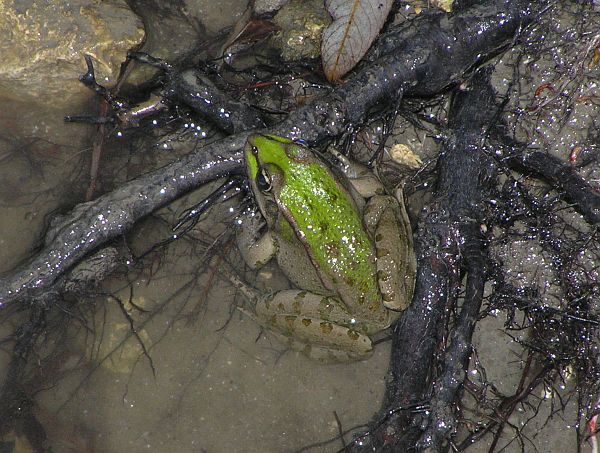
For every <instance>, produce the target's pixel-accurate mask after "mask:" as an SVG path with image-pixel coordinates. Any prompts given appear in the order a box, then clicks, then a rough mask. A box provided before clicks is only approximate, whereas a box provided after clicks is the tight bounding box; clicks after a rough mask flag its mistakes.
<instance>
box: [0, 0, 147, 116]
mask: <svg viewBox="0 0 600 453" xmlns="http://www.w3.org/2000/svg"><path fill="white" fill-rule="evenodd" d="M143 40H144V28H143V25H142V22H141V20H140V19H139V18H138V17H137V16H136V15H135V14H134V13H133V12H132V11H131V10H130V9H129V7H128V6H127V4H126V3H125V1H123V0H111V1H93V0H74V1H69V2H64V1H43V0H28V1H27V0H4V1H1V2H0V55H2V58H1V59H0V96H2V97H5V98H12V99H18V100H29V101H31V100H35V101H36V102H42V103H47V104H53V105H56V104H57V103H58V104H60V105H64V104H65V103H67V102H69V101H72V100H73V97H74V96H78V95H81V93H82V92H83V90H82V88H81V86H80V85H81V83H80V82H79V80H78V77H79V75H81V74H83V73H84V72H85V71H86V65H85V61H84V55H85V54H89V55H91V56H92V58H93V60H94V67H95V70H96V76H97V79H98V81H99V82H100V83H102V84H105V85H110V84H111V83H114V81H115V79H116V77H117V76H118V74H119V70H120V65H121V63H122V62H123V61H124V60H125V57H126V54H127V51H128V50H129V49H131V48H134V47H136V46H139V45H140V44H141V43H142V42H143Z"/></svg>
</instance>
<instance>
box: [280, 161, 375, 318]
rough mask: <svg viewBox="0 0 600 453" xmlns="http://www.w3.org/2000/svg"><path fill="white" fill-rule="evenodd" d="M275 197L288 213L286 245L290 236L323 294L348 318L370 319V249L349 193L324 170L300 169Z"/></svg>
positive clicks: (372, 288) (372, 299) (289, 176)
mask: <svg viewBox="0 0 600 453" xmlns="http://www.w3.org/2000/svg"><path fill="white" fill-rule="evenodd" d="M294 178H298V179H301V183H299V184H295V183H294ZM279 197H280V199H281V203H282V204H283V205H285V206H286V207H288V209H286V210H285V212H284V215H285V218H286V220H287V222H289V223H288V225H289V226H290V227H289V230H288V234H287V238H288V240H289V242H290V243H292V242H293V241H292V239H291V234H295V236H296V239H297V241H298V242H299V243H300V244H301V245H302V246H303V248H304V250H305V253H306V256H307V257H308V258H309V260H310V261H311V262H312V266H309V267H311V268H312V269H313V272H314V273H315V275H316V276H317V278H318V279H320V281H322V284H323V287H324V288H325V290H327V292H329V293H336V294H338V295H339V297H340V299H341V300H342V301H343V302H345V304H346V305H347V306H348V308H349V309H351V311H352V312H354V313H357V312H365V313H367V312H368V313H369V314H370V316H373V313H372V312H373V309H374V308H373V307H375V306H379V305H380V304H378V303H376V302H379V299H380V295H379V294H380V293H379V288H378V283H377V276H376V274H377V270H376V266H375V253H374V247H373V243H372V241H371V239H370V237H369V235H368V233H367V232H366V230H365V227H364V225H363V222H362V216H361V215H360V213H359V212H358V210H357V208H356V206H355V204H354V201H353V199H352V197H351V195H350V193H349V192H348V191H347V190H346V189H345V188H344V187H343V186H342V185H341V184H340V183H339V182H338V181H337V180H336V179H335V178H334V177H333V176H332V175H331V173H330V170H329V169H327V168H326V167H325V166H317V165H314V166H310V172H307V170H306V166H304V167H303V168H302V174H301V175H296V174H295V173H294V169H293V168H290V169H289V171H288V173H287V174H286V185H285V188H284V189H283V190H282V192H281V193H280V194H279ZM285 237H286V234H283V235H282V239H283V240H285ZM284 267H285V266H282V268H284ZM284 271H285V272H286V274H288V272H287V271H286V270H285V269H284ZM288 275H290V274H288ZM292 280H294V278H292ZM295 283H296V284H297V285H298V286H301V287H305V285H304V286H303V285H301V284H299V283H297V282H295ZM305 289H309V288H305ZM382 317H385V314H384V313H383V310H382Z"/></svg>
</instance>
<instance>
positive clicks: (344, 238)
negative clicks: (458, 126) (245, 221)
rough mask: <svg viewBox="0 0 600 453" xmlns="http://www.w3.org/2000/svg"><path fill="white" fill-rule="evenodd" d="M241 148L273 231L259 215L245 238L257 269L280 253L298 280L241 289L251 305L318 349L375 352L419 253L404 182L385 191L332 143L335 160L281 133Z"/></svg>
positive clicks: (286, 333) (278, 328) (244, 249)
mask: <svg viewBox="0 0 600 453" xmlns="http://www.w3.org/2000/svg"><path fill="white" fill-rule="evenodd" d="M244 152H245V159H246V169H247V174H248V178H249V182H250V186H251V188H252V192H253V194H254V197H255V199H256V202H257V205H258V207H259V209H260V212H261V214H262V217H264V219H265V221H266V233H264V234H263V235H262V236H261V237H258V234H257V232H258V229H259V227H260V226H261V225H260V222H258V221H256V219H255V220H254V221H253V222H252V221H251V222H249V226H248V225H246V228H244V229H242V232H241V233H240V234H239V235H238V246H239V248H240V251H241V253H242V256H243V257H244V260H245V261H246V263H247V264H248V265H249V266H250V267H251V268H258V267H260V266H262V265H263V264H264V263H266V262H267V261H269V260H270V259H271V258H273V257H274V258H276V260H277V263H278V265H279V267H280V268H281V270H282V271H283V272H284V273H285V275H286V276H287V277H288V279H289V280H290V281H291V282H292V284H293V285H294V286H295V288H296V289H289V290H283V291H279V292H276V293H274V294H267V295H263V294H259V293H257V292H256V291H254V290H248V288H242V289H244V291H243V292H244V294H245V295H246V297H247V298H248V299H249V301H250V304H251V306H252V307H251V308H252V309H251V310H250V311H249V312H248V313H249V314H250V315H251V316H252V317H253V318H255V319H256V320H257V321H258V322H259V323H260V324H261V325H263V326H265V327H266V328H268V329H269V330H270V331H272V332H274V333H276V334H278V335H279V336H282V337H285V339H287V341H288V342H289V343H290V345H291V346H292V348H294V349H296V350H300V351H302V352H303V353H305V354H306V355H308V356H309V357H311V358H314V359H317V360H321V361H324V362H346V361H353V360H361V359H365V358H367V357H369V356H370V355H371V353H372V350H373V345H372V341H371V338H370V337H371V336H372V335H374V334H375V333H377V332H379V331H381V330H383V329H386V328H387V327H389V326H390V324H391V323H392V322H393V321H394V320H395V319H396V318H397V316H398V314H399V312H400V311H402V310H404V309H405V308H407V307H408V305H409V304H410V302H411V299H412V293H413V288H414V281H415V274H416V260H415V255H414V251H413V242H412V234H411V226H410V222H409V219H408V215H407V213H406V209H405V206H404V200H403V195H402V192H401V190H400V191H399V192H398V194H397V195H396V196H395V197H394V196H391V195H388V194H386V193H385V190H384V188H383V185H382V184H381V182H380V181H379V179H378V178H377V177H376V176H375V175H374V174H373V172H371V171H370V170H369V169H368V168H367V167H365V166H363V165H361V164H358V163H356V162H352V161H350V160H349V159H348V158H346V157H345V156H343V155H341V154H339V153H336V152H334V155H335V158H336V160H337V161H338V162H339V165H338V166H337V167H334V168H333V169H332V168H330V167H329V166H328V165H326V164H325V162H324V161H323V160H321V159H320V158H319V157H318V156H317V155H316V154H315V153H314V152H313V151H311V150H310V149H309V148H307V147H305V146H303V145H301V144H299V143H297V142H294V141H292V140H289V139H287V138H283V137H278V136H274V135H263V134H255V135H252V136H250V137H249V138H248V142H247V144H246V148H245V150H244ZM263 226H264V223H263ZM263 230H264V228H263ZM249 238H251V239H249Z"/></svg>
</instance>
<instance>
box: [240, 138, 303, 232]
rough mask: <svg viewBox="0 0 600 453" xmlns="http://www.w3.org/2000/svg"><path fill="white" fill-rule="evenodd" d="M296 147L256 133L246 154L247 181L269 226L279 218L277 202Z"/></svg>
mask: <svg viewBox="0 0 600 453" xmlns="http://www.w3.org/2000/svg"><path fill="white" fill-rule="evenodd" d="M295 146H296V145H295V144H294V142H293V141H292V140H290V139H287V138H284V137H278V136H276V135H265V134H253V135H251V136H250V137H249V138H248V142H247V143H246V148H245V149H244V154H245V158H246V172H247V175H248V180H249V181H250V187H251V188H252V192H253V194H254V198H255V199H256V202H257V203H258V206H259V208H260V210H261V212H262V214H263V216H264V217H265V219H266V220H267V222H268V223H269V224H270V223H271V222H272V221H274V220H275V219H276V218H277V213H278V211H279V208H278V205H277V199H278V197H279V194H280V193H281V190H282V188H283V187H284V185H285V183H286V172H287V170H288V169H289V164H290V160H291V159H293V158H294V156H293V153H294V148H295ZM290 153H292V154H290Z"/></svg>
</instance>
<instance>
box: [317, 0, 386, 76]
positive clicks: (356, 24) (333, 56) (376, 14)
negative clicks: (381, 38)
mask: <svg viewBox="0 0 600 453" xmlns="http://www.w3.org/2000/svg"><path fill="white" fill-rule="evenodd" d="M392 3H393V0H326V1H325V7H326V8H327V10H328V11H329V14H331V17H332V18H333V22H332V23H331V25H330V26H329V27H327V28H326V29H325V30H324V31H323V38H322V41H321V58H322V62H323V70H324V71H325V75H326V76H327V78H328V79H329V80H330V81H332V82H335V81H337V80H339V79H340V78H341V77H342V76H343V75H344V74H346V73H347V72H348V71H349V70H350V69H352V68H353V67H354V66H355V65H356V63H358V62H359V61H360V59H361V58H362V57H363V56H364V54H365V53H366V52H367V50H368V49H369V47H370V46H371V43H372V42H373V40H374V39H375V37H376V36H377V35H378V34H379V30H381V27H382V26H383V24H384V23H385V20H386V18H387V15H388V13H389V12H390V9H391V7H392Z"/></svg>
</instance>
